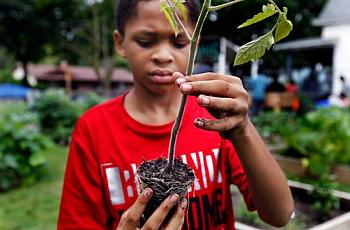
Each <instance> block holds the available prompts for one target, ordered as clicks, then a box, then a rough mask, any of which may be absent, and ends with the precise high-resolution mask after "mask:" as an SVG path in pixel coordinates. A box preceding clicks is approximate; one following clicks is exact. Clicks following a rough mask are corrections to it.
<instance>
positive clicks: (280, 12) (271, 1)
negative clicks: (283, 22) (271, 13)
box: [269, 0, 282, 14]
mask: <svg viewBox="0 0 350 230" xmlns="http://www.w3.org/2000/svg"><path fill="white" fill-rule="evenodd" d="M269 2H270V3H271V4H272V5H274V6H275V8H276V9H277V11H278V13H279V14H282V11H281V9H280V8H279V7H278V5H277V4H276V3H275V2H274V1H273V0H269Z"/></svg>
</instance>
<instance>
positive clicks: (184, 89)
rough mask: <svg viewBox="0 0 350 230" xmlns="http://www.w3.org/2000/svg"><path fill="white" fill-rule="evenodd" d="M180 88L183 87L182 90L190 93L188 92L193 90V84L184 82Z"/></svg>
mask: <svg viewBox="0 0 350 230" xmlns="http://www.w3.org/2000/svg"><path fill="white" fill-rule="evenodd" d="M180 89H181V91H182V92H184V93H188V92H190V91H191V90H192V85H190V84H182V85H181V86H180Z"/></svg>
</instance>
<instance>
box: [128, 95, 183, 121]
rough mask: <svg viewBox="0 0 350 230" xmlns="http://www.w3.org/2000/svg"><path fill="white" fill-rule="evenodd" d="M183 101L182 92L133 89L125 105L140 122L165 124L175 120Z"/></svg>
mask: <svg viewBox="0 0 350 230" xmlns="http://www.w3.org/2000/svg"><path fill="white" fill-rule="evenodd" d="M180 102H181V94H180V93H179V91H177V90H174V92H173V93H171V94H165V95H161V96H160V95H156V94H147V95H145V94H144V93H143V92H139V91H137V90H135V89H132V90H131V91H130V92H129V93H128V94H127V95H126V97H125V100H124V106H125V109H126V111H127V112H128V114H129V115H130V116H131V117H132V118H134V119H135V120H137V121H138V122H140V123H143V124H148V125H163V124H167V123H169V122H171V121H173V120H175V118H176V116H177V113H178V108H179V106H180Z"/></svg>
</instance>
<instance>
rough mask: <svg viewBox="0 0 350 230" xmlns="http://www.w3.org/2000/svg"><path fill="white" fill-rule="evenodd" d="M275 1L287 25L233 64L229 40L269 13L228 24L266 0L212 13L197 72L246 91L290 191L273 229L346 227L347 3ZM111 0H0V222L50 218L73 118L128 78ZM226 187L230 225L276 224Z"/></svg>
mask: <svg viewBox="0 0 350 230" xmlns="http://www.w3.org/2000/svg"><path fill="white" fill-rule="evenodd" d="M212 2H213V5H217V4H220V3H224V2H227V1H224V0H213V1H212ZM275 2H276V3H277V4H278V5H280V6H282V5H283V6H286V7H288V15H287V16H288V18H289V19H290V20H291V21H292V22H293V25H294V26H293V31H292V32H291V34H290V35H289V36H288V37H287V38H286V39H284V40H282V41H281V42H279V43H278V44H276V45H275V46H274V47H273V48H272V49H271V50H270V51H268V52H267V53H266V55H265V56H264V57H263V59H261V60H257V61H252V62H251V63H248V64H244V65H241V66H235V67H234V66H233V61H234V57H235V55H236V52H237V50H238V48H239V46H241V45H243V44H245V43H247V42H249V41H250V40H252V39H255V38H257V37H259V36H261V35H263V34H265V33H266V32H268V31H269V30H270V29H271V27H272V26H273V25H274V23H275V20H276V18H273V17H272V18H271V19H268V20H266V21H264V22H261V23H258V24H255V25H253V26H250V27H248V28H242V29H237V27H238V26H239V25H240V24H241V23H243V22H244V21H246V20H247V19H249V18H251V17H253V15H254V14H257V13H259V12H260V11H261V8H262V5H263V4H267V3H268V1H261V0H246V1H243V2H241V3H239V4H237V5H234V6H232V7H229V8H225V9H223V10H221V11H218V12H211V13H210V14H209V15H208V19H207V21H206V22H205V25H204V29H203V32H202V36H201V43H200V47H199V51H198V55H197V59H196V66H195V72H196V73H200V72H204V71H214V72H220V73H226V74H232V75H235V76H238V77H240V78H241V79H242V81H243V83H244V85H245V87H246V89H247V90H248V91H249V93H250V96H251V109H250V116H251V119H252V120H253V122H254V123H255V125H256V126H257V128H258V130H259V131H260V133H261V135H262V136H263V138H264V140H265V141H266V143H267V144H268V146H269V148H270V149H271V151H272V152H273V154H274V155H275V157H276V159H277V160H278V162H279V164H280V165H281V167H282V168H283V170H284V171H285V173H286V175H287V176H288V179H289V183H290V186H291V188H292V191H293V195H294V197H295V200H296V211H295V217H294V218H293V220H292V221H291V223H290V224H289V225H288V226H287V227H285V228H283V229H310V228H312V227H314V226H316V227H314V229H317V227H318V229H350V215H349V210H350V195H349V193H348V192H350V166H349V165H350V109H349V96H350V64H349V63H350V43H349V42H348V41H350V1H349V0H310V1H302V0H284V1H282V0H276V1H275ZM115 5H116V1H115V0H70V1H68V0H11V1H8V0H0V229H55V228H56V221H57V213H58V207H59V202H60V195H61V186H62V178H63V174H64V167H65V161H66V156H67V151H68V145H69V139H70V134H71V131H72V129H73V127H74V124H75V122H76V120H77V119H78V117H79V116H80V115H81V114H82V113H83V112H84V111H86V110H87V109H89V108H91V107H92V106H94V105H96V104H98V103H101V102H103V101H105V100H107V99H109V98H112V97H115V96H117V95H120V94H122V93H124V92H125V91H127V90H128V89H129V88H130V87H131V86H132V85H133V79H132V75H131V73H130V71H129V69H128V65H127V63H126V61H125V60H124V59H122V58H120V57H118V55H116V54H115V51H114V46H113V39H112V32H113V30H114V28H115V22H114V21H115V20H114V17H115V15H114V14H115V13H114V9H115ZM233 194H234V196H233V201H234V202H235V213H236V215H237V221H238V222H237V228H238V229H253V228H257V229H274V228H272V227H270V226H267V225H264V224H262V223H261V222H260V221H259V220H258V217H257V216H256V215H253V214H251V213H248V212H247V211H246V209H245V206H244V205H243V204H242V202H241V198H240V197H239V195H238V194H237V192H236V191H235V190H234V189H233ZM237 204H239V205H237ZM339 219H340V220H339ZM334 220H335V221H334ZM335 222H336V223H335ZM334 223H335V224H338V225H337V226H336V227H335V225H332V224H334ZM339 223H340V224H339ZM327 226H328V227H327ZM339 226H340V227H339Z"/></svg>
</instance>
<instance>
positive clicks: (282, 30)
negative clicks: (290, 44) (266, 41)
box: [275, 7, 293, 42]
mask: <svg viewBox="0 0 350 230" xmlns="http://www.w3.org/2000/svg"><path fill="white" fill-rule="evenodd" d="M283 10H284V12H283V13H282V14H280V16H279V18H278V22H277V27H276V32H275V42H278V41H280V40H282V39H283V38H285V37H287V36H288V35H289V33H290V31H292V29H293V24H292V22H291V21H289V20H288V19H287V8H286V7H284V8H283Z"/></svg>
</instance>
